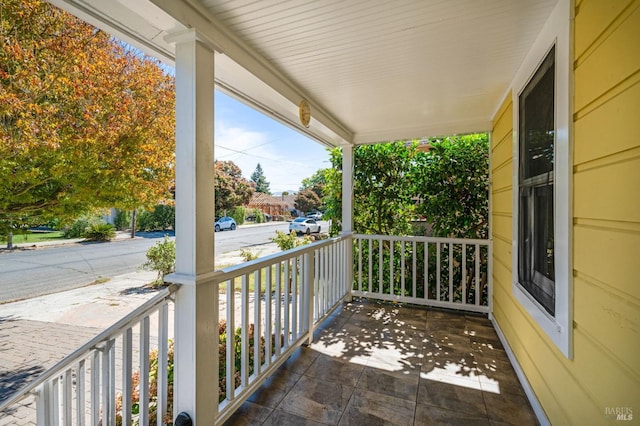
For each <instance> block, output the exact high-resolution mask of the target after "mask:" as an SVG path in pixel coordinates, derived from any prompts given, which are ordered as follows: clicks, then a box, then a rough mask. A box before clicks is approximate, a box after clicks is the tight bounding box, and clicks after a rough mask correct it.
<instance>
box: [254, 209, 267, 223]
mask: <svg viewBox="0 0 640 426" xmlns="http://www.w3.org/2000/svg"><path fill="white" fill-rule="evenodd" d="M251 214H252V215H253V216H255V217H256V223H265V222H266V221H267V218H266V217H265V215H264V213H262V210H259V209H253V211H252V212H251Z"/></svg>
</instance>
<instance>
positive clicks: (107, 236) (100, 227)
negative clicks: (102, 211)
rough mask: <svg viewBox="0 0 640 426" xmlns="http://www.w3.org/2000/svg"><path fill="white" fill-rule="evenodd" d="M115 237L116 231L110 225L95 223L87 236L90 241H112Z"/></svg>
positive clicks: (90, 227)
mask: <svg viewBox="0 0 640 426" xmlns="http://www.w3.org/2000/svg"><path fill="white" fill-rule="evenodd" d="M115 236H116V230H115V228H114V227H113V225H111V224H110V223H94V224H93V225H90V226H89V229H88V230H87V232H86V234H85V238H86V239H87V240H88V241H111V240H112V239H113V238H114V237H115Z"/></svg>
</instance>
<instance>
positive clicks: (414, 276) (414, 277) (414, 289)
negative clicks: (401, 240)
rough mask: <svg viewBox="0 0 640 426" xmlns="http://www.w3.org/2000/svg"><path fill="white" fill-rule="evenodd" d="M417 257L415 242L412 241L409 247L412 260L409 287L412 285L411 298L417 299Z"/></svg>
mask: <svg viewBox="0 0 640 426" xmlns="http://www.w3.org/2000/svg"><path fill="white" fill-rule="evenodd" d="M417 257H418V252H417V250H416V242H415V241H414V242H413V244H412V246H411V259H412V260H413V264H412V265H411V266H412V267H411V278H412V280H411V285H412V292H411V296H412V297H418V291H417V287H416V280H417V278H418V277H417V274H418V271H417V266H416V263H417V259H416V258H417Z"/></svg>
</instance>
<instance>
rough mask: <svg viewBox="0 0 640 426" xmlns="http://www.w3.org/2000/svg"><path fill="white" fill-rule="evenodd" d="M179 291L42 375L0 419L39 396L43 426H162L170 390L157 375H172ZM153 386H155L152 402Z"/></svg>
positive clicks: (2, 410)
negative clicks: (172, 316) (174, 302)
mask: <svg viewBox="0 0 640 426" xmlns="http://www.w3.org/2000/svg"><path fill="white" fill-rule="evenodd" d="M177 289H178V287H177V286H169V287H168V288H165V289H163V290H161V291H160V292H158V294H156V295H155V296H154V297H153V298H151V299H149V300H148V301H147V302H145V303H144V304H143V305H141V306H140V307H138V308H137V309H135V310H134V311H133V312H131V313H130V314H129V315H127V316H126V317H124V318H122V319H121V320H120V321H118V322H116V323H115V324H114V325H113V326H111V327H109V328H108V329H106V330H105V331H103V332H102V333H100V334H99V335H98V336H96V337H94V338H93V339H91V340H90V341H89V342H87V343H86V344H85V345H83V346H82V347H80V348H78V349H77V350H76V351H75V352H73V353H72V354H70V355H69V356H67V357H65V358H64V359H62V360H61V361H60V362H58V363H57V364H56V365H54V366H53V367H52V368H50V369H49V370H47V371H45V372H44V373H42V374H41V375H40V376H39V377H38V378H37V379H36V380H35V381H34V382H32V383H30V384H29V385H27V386H26V387H24V388H22V389H21V390H20V391H18V392H17V393H16V394H14V395H12V396H11V397H10V398H9V399H8V400H6V401H5V402H4V403H3V404H2V406H1V407H0V413H5V414H1V415H2V416H4V415H6V413H7V412H8V411H10V410H11V409H12V406H13V405H14V404H16V403H17V402H19V401H20V400H22V399H24V398H25V397H27V396H28V395H30V394H32V393H35V396H36V419H37V424H39V425H85V424H86V425H104V426H107V425H115V424H116V422H118V423H119V424H120V421H121V422H122V423H121V424H127V425H129V424H131V422H132V420H136V421H137V422H138V424H144V425H146V424H154V423H157V424H158V425H161V424H163V423H162V419H163V416H164V415H165V414H166V412H167V404H168V397H169V395H168V394H169V385H168V381H167V375H166V374H157V372H158V371H167V359H168V353H169V351H170V348H169V303H171V299H170V298H171V294H172V293H174V292H175V291H176V290H177ZM152 322H153V323H156V324H157V334H156V333H155V332H152V330H151V323H152ZM134 336H135V337H136V338H135V339H134ZM51 344H55V342H51ZM151 352H153V356H152V358H153V359H155V361H154V362H153V365H152V363H151V362H150V354H151ZM134 355H137V356H135V357H134ZM150 382H154V383H152V386H151V388H153V389H154V392H153V393H154V394H155V395H154V396H153V397H151V396H150V384H151V383H150ZM136 384H137V385H136ZM134 395H135V396H134ZM134 404H136V407H135V409H133V405H134ZM133 412H136V413H137V414H136V415H133V414H132V413H133ZM152 420H153V423H152V422H151V421H152Z"/></svg>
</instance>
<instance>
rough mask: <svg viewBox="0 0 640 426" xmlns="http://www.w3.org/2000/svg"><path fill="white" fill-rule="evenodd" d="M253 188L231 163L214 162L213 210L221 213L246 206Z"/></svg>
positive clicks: (238, 168)
mask: <svg viewBox="0 0 640 426" xmlns="http://www.w3.org/2000/svg"><path fill="white" fill-rule="evenodd" d="M252 195H253V188H251V185H250V184H249V182H248V181H247V180H246V179H245V178H243V177H242V170H240V167H238V166H237V165H236V164H235V163H234V162H233V161H216V162H215V209H216V212H222V211H226V210H230V209H233V208H234V207H236V206H242V205H244V204H247V203H248V202H249V200H250V199H251V196H252Z"/></svg>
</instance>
